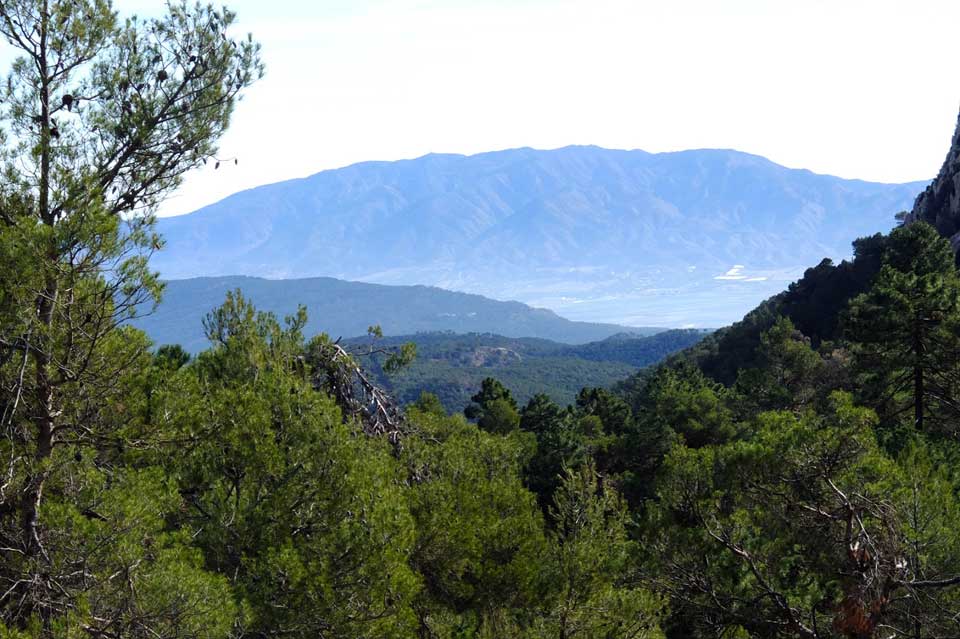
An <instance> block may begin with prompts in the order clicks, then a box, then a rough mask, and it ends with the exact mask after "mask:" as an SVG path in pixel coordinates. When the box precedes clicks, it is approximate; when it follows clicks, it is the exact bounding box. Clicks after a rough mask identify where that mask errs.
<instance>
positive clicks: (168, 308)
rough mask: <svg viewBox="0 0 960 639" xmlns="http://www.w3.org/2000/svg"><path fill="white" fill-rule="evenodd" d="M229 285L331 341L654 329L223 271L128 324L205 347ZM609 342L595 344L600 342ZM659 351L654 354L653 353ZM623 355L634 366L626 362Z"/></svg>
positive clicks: (586, 337) (407, 290)
mask: <svg viewBox="0 0 960 639" xmlns="http://www.w3.org/2000/svg"><path fill="white" fill-rule="evenodd" d="M236 289H240V290H241V291H243V294H244V296H245V297H246V298H247V299H249V300H250V301H252V302H253V304H254V305H255V306H256V307H257V309H258V310H261V311H269V312H271V313H273V314H275V315H276V316H277V317H278V318H283V317H285V316H287V315H292V314H294V313H295V312H296V310H297V306H299V305H303V306H305V307H306V308H307V316H308V322H307V325H306V327H304V333H305V334H306V335H307V336H308V337H311V336H313V335H316V334H317V333H320V332H325V333H328V334H329V335H331V336H332V337H333V338H334V339H336V338H338V337H345V338H350V337H356V336H360V335H365V334H366V332H367V328H368V327H369V326H370V325H371V324H379V325H380V327H381V328H382V329H383V332H384V334H386V335H410V334H414V333H428V332H436V331H455V332H457V333H494V332H496V333H498V334H499V335H502V336H504V337H505V338H517V337H536V338H540V339H547V340H552V341H554V342H562V343H565V344H584V343H587V342H598V340H604V339H606V338H608V337H610V336H613V335H618V334H621V333H623V332H624V331H628V332H629V333H630V334H629V335H627V337H626V339H627V340H631V339H635V338H637V337H643V336H648V335H652V334H654V333H656V332H658V329H656V328H636V329H630V328H627V327H624V326H617V325H615V324H598V323H591V322H571V321H570V320H567V319H564V318H562V317H559V316H558V315H557V314H556V313H553V312H551V311H548V310H545V309H542V308H531V307H529V306H526V305H525V304H521V303H519V302H499V301H495V300H491V299H487V298H485V297H481V296H480V295H470V294H467V293H455V292H452V291H444V290H442V289H438V288H433V287H428V286H383V285H379V284H365V283H361V282H344V281H342V280H336V279H332V278H329V277H315V278H309V279H296V280H265V279H261V278H256V277H243V276H230V277H198V278H194V279H189V280H174V281H170V282H167V283H166V289H165V290H164V293H163V301H162V302H161V304H160V305H159V306H158V307H157V308H156V310H155V311H154V312H153V313H150V314H147V315H145V316H143V317H140V318H138V319H136V320H135V321H134V322H133V324H134V326H136V327H137V328H140V329H142V330H144V331H145V332H146V333H147V335H149V336H150V338H151V339H153V341H154V343H155V344H157V345H162V344H180V345H181V346H183V347H185V348H186V349H187V350H189V351H191V352H199V351H201V350H203V349H205V348H207V347H209V346H210V344H209V342H207V339H206V337H205V336H204V331H203V324H202V320H203V318H204V316H205V315H206V314H207V313H209V312H210V311H212V310H213V309H214V308H216V307H218V306H220V305H221V304H223V301H224V298H225V297H226V295H227V293H228V292H229V291H233V290H236ZM611 343H613V342H598V344H600V345H605V346H608V347H609V345H610V344H611ZM656 343H657V342H650V343H649V344H645V351H644V352H649V350H650V344H656ZM671 344H673V342H671ZM679 347H680V346H677V348H679ZM588 350H589V349H588ZM608 350H609V348H608ZM625 350H626V349H625ZM597 352H599V351H598V349H597V348H594V349H593V350H589V352H584V353H580V352H579V351H578V352H576V355H577V356H582V357H583V358H584V359H587V360H596V359H598V358H597V356H596V353H597ZM571 353H573V351H571ZM624 354H625V353H620V354H611V353H602V355H603V359H604V360H605V361H607V360H609V361H619V362H623V356H624ZM665 354H666V353H662V352H660V353H659V356H663V355H665ZM627 361H628V362H629V363H632V364H635V362H634V360H627Z"/></svg>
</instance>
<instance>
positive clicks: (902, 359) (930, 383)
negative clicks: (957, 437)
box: [847, 222, 960, 435]
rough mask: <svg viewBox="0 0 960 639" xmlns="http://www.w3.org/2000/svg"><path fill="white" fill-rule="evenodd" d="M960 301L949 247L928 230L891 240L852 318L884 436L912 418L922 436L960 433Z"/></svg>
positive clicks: (915, 228) (866, 394)
mask: <svg viewBox="0 0 960 639" xmlns="http://www.w3.org/2000/svg"><path fill="white" fill-rule="evenodd" d="M958 298H960V278H958V276H957V272H956V269H955V266H954V256H953V252H952V251H951V249H950V244H949V242H947V241H946V240H945V239H943V238H941V237H940V236H939V235H938V234H937V232H936V230H935V229H934V228H933V227H932V226H929V225H928V224H926V223H922V222H920V223H916V224H912V225H910V226H908V227H900V228H898V229H896V230H895V231H893V232H892V233H891V234H890V239H889V241H888V245H887V249H886V251H885V252H884V257H883V267H882V268H881V269H880V273H879V274H878V275H877V277H876V279H875V281H874V284H873V286H872V287H871V289H870V290H869V291H868V292H866V293H864V294H862V295H860V296H858V297H857V298H855V299H854V300H853V301H852V302H851V304H850V310H849V313H848V315H847V331H848V335H849V337H850V339H851V340H852V341H853V342H854V343H855V344H856V346H855V348H854V349H853V353H854V361H855V367H856V373H857V381H858V382H859V386H860V388H861V389H862V390H861V393H860V394H861V397H862V400H863V401H865V402H867V403H868V404H869V405H871V406H875V407H876V408H877V410H878V411H879V413H880V416H881V418H882V420H883V426H884V427H885V428H888V429H893V428H895V422H896V421H897V420H899V419H901V418H903V417H905V416H906V414H907V413H909V416H910V417H911V418H912V422H913V424H912V425H913V427H914V428H916V429H919V430H921V431H930V432H937V433H940V434H947V435H953V434H955V433H956V432H957V428H956V426H955V425H954V422H956V420H957V417H958V416H960V407H958V406H957V405H956V404H955V403H954V401H953V400H952V398H953V397H956V396H957V389H958V388H960V377H958V371H957V354H958V353H960V333H958V309H960V299H958Z"/></svg>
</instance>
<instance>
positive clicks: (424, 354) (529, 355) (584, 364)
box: [343, 330, 706, 411]
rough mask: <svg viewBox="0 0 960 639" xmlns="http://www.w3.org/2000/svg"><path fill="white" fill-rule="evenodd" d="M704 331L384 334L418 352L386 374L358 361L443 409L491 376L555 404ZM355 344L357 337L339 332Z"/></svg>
mask: <svg viewBox="0 0 960 639" xmlns="http://www.w3.org/2000/svg"><path fill="white" fill-rule="evenodd" d="M705 334H706V333H704V332H703V331H694V330H689V331H665V332H663V333H658V334H656V335H653V336H650V337H628V336H617V337H613V338H610V339H607V340H603V341H600V342H592V343H590V344H583V345H580V346H568V345H565V344H558V343H556V342H550V341H547V340H539V339H532V338H521V339H514V338H507V337H501V336H498V335H478V334H468V335H456V334H451V333H422V334H417V335H411V336H401V337H386V338H384V339H383V340H381V341H380V345H381V346H383V347H385V348H396V347H397V346H399V345H400V344H402V343H405V342H412V343H415V344H416V346H417V358H416V360H414V361H413V362H412V363H411V364H410V366H408V367H407V368H405V369H404V370H402V371H400V372H398V373H397V374H394V375H387V374H386V373H385V371H383V368H382V366H381V365H380V364H379V363H378V362H377V361H375V359H374V358H361V361H363V362H364V364H365V365H367V366H368V367H369V369H370V370H371V371H372V372H373V373H374V374H375V375H376V378H377V381H378V382H379V383H380V384H382V385H383V386H384V387H386V388H388V389H389V390H390V391H391V392H392V393H393V394H394V395H395V396H396V397H397V399H398V400H399V401H400V402H401V403H403V404H408V403H410V402H413V401H415V400H416V399H417V398H418V397H419V396H420V393H421V392H423V391H428V392H430V393H433V394H435V395H437V396H438V397H439V398H440V400H441V401H442V402H443V405H444V406H445V407H446V408H447V410H449V411H456V410H462V409H463V407H464V406H465V405H466V404H467V402H468V400H469V398H470V397H471V396H472V395H473V394H474V393H476V392H477V391H478V390H479V389H480V385H481V383H482V381H483V379H484V378H485V377H491V376H492V377H496V378H497V379H498V380H500V381H501V382H502V383H503V384H504V385H505V386H506V387H507V388H509V389H510V390H511V392H512V393H513V394H514V395H515V396H516V398H517V399H518V401H520V402H521V403H522V402H525V401H527V400H529V399H530V398H531V397H533V396H534V395H536V394H538V393H545V394H547V395H549V396H550V397H551V398H552V399H553V400H554V401H556V402H558V403H560V404H561V405H566V404H572V403H573V402H574V401H575V400H576V396H577V393H579V391H580V390H581V389H582V388H583V387H584V386H602V387H607V386H612V385H613V384H614V383H615V382H617V381H619V380H622V379H623V378H625V377H627V376H628V375H630V374H631V373H633V372H634V371H635V370H636V367H643V366H650V365H652V364H655V363H657V362H659V361H660V360H661V359H662V358H663V357H664V356H666V355H668V354H669V353H672V352H675V351H677V350H680V349H682V348H685V347H687V346H690V345H691V344H695V343H696V342H697V341H699V340H700V339H703V337H704V335H705ZM343 343H344V344H345V345H346V346H348V347H350V348H353V347H358V346H360V345H362V344H363V343H364V342H363V340H360V339H351V340H344V342H343Z"/></svg>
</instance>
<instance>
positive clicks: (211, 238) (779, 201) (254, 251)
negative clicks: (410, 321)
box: [153, 147, 923, 326]
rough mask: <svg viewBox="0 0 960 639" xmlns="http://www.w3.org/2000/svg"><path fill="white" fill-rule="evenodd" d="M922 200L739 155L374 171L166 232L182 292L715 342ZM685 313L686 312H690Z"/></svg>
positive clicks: (255, 201)
mask: <svg viewBox="0 0 960 639" xmlns="http://www.w3.org/2000/svg"><path fill="white" fill-rule="evenodd" d="M922 187H923V185H921V184H919V183H914V184H906V185H884V184H873V183H867V182H861V181H855V180H841V179H838V178H834V177H830V176H824V175H816V174H813V173H810V172H809V171H803V170H793V169H787V168H784V167H782V166H779V165H777V164H774V163H773V162H770V161H768V160H765V159H764V158H761V157H757V156H753V155H748V154H744V153H738V152H736V151H724V150H701V151H684V152H679V153H662V154H650V153H645V152H643V151H612V150H606V149H600V148H596V147H568V148H564V149H558V150H554V151H536V150H532V149H516V150H510V151H501V152H495V153H485V154H481V155H475V156H469V157H465V156H459V155H428V156H425V157H422V158H418V159H416V160H408V161H401V162H369V163H363V164H357V165H354V166H350V167H346V168H343V169H338V170H333V171H325V172H322V173H318V174H316V175H313V176H311V177H308V178H304V179H301V180H292V181H288V182H282V183H279V184H273V185H269V186H264V187H260V188H257V189H253V190H250V191H246V192H243V193H238V194H236V195H233V196H231V197H230V198H227V199H225V200H223V201H221V202H219V203H217V204H214V205H212V206H209V207H206V208H204V209H202V210H200V211H197V212H195V213H193V214H190V215H186V216H181V217H177V218H165V219H162V220H161V221H160V231H161V232H162V234H163V235H164V237H165V238H166V240H167V248H166V249H165V250H164V251H161V252H160V253H159V254H158V255H157V256H156V257H155V258H154V260H153V265H154V266H155V267H156V268H158V269H159V270H160V271H161V273H162V274H163V276H164V277H166V278H184V277H193V276H198V275H230V274H245V275H257V276H265V277H274V278H279V277H306V276H316V275H324V276H333V277H338V278H342V279H354V280H362V281H368V282H378V283H387V284H427V285H435V286H441V287H444V288H449V289H455V290H463V291H469V292H474V293H480V294H484V295H488V296H492V297H495V298H499V299H519V300H521V301H524V302H527V303H531V304H535V305H538V306H546V307H549V308H552V309H554V310H559V309H562V310H563V313H564V314H565V315H567V316H570V317H574V318H577V319H596V318H601V317H605V318H616V321H617V322H620V323H625V324H638V325H643V324H651V323H652V324H659V325H682V324H688V323H689V324H696V325H700V326H703V325H717V324H718V323H726V322H727V321H730V320H732V319H734V318H736V317H739V316H740V315H742V313H743V311H745V310H746V309H748V308H750V307H752V306H753V305H755V303H756V302H757V301H758V300H759V299H762V298H763V297H766V296H767V295H769V294H772V293H773V292H776V291H777V290H780V289H782V288H783V286H784V285H785V283H786V282H788V281H791V280H792V279H794V278H795V277H797V276H798V275H799V274H800V273H801V272H802V269H803V267H804V266H806V265H809V264H812V263H817V262H819V261H820V259H821V258H823V257H825V256H827V257H832V258H841V257H844V256H847V255H848V254H849V243H850V241H851V240H852V239H853V238H855V237H858V236H861V235H866V234H870V233H874V232H877V231H887V230H889V228H890V227H891V226H892V224H893V214H894V213H896V212H897V211H899V210H902V209H905V208H909V206H910V204H911V203H912V201H913V199H914V197H915V196H916V194H917V193H918V192H919V191H920V190H921V188H922ZM674 309H676V310H674Z"/></svg>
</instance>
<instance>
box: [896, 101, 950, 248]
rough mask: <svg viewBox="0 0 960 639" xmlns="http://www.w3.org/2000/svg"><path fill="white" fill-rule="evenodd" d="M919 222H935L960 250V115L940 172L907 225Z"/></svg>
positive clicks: (915, 205) (910, 215) (922, 196)
mask: <svg viewBox="0 0 960 639" xmlns="http://www.w3.org/2000/svg"><path fill="white" fill-rule="evenodd" d="M916 221H923V222H928V223H929V224H932V225H933V226H935V227H936V228H937V230H938V231H940V234H941V235H943V236H944V237H948V238H950V243H951V244H952V245H953V249H954V251H958V250H960V118H958V120H957V129H956V132H954V134H953V142H952V143H951V144H950V151H949V152H948V153H947V159H946V160H944V162H943V167H942V168H941V169H940V174H939V175H937V179H935V180H934V181H933V182H932V183H931V184H930V186H928V187H927V189H926V190H925V191H924V192H923V193H921V194H920V195H919V196H917V201H916V203H915V204H914V205H913V210H912V211H911V212H910V213H909V214H908V215H907V217H906V219H905V223H907V224H910V223H911V222H916Z"/></svg>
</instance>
